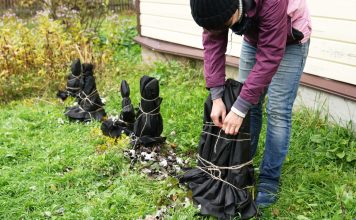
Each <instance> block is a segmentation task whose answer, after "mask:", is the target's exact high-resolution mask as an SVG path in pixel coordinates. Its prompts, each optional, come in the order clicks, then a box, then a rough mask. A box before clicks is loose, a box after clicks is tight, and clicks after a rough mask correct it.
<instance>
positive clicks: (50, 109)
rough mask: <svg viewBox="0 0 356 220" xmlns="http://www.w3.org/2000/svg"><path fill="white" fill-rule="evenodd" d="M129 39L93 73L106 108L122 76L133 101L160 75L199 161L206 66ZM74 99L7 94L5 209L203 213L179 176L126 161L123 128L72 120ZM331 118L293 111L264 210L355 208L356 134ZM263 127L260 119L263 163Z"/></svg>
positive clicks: (2, 110) (167, 109) (53, 214)
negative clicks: (148, 56)
mask: <svg viewBox="0 0 356 220" xmlns="http://www.w3.org/2000/svg"><path fill="white" fill-rule="evenodd" d="M130 19H132V20H134V17H131V18H130ZM129 37H132V36H129ZM129 40H130V42H132V39H129ZM131 46H132V45H131ZM133 48H134V49H127V48H124V49H122V50H121V49H120V51H118V53H117V54H115V57H116V59H115V62H114V63H111V64H110V65H107V67H106V68H105V69H102V71H101V72H99V73H97V75H96V79H97V84H98V91H99V93H100V95H101V96H102V97H104V98H105V99H106V105H105V110H106V112H107V113H108V114H109V115H116V114H118V113H119V112H120V109H121V106H120V104H119V103H120V102H121V98H120V97H119V93H118V90H119V85H120V82H121V80H123V79H125V80H127V81H128V83H129V84H130V87H131V94H132V96H131V98H132V100H133V103H134V105H135V106H137V105H138V102H139V98H140V95H139V92H138V91H139V79H140V77H141V76H143V75H144V74H146V75H150V76H154V77H156V78H158V79H159V80H160V89H161V97H162V98H163V103H162V106H161V113H162V116H163V120H164V134H163V135H164V136H165V137H167V142H168V143H170V145H173V146H176V152H177V153H178V154H179V155H180V156H181V157H183V158H184V159H188V158H190V159H191V160H192V161H195V156H194V155H195V153H196V152H197V149H196V146H197V145H198V141H199V135H200V131H201V127H202V115H203V103H204V100H205V98H206V97H207V94H208V92H207V90H206V89H205V87H204V86H205V85H204V79H203V76H202V70H201V68H200V67H199V66H196V65H195V64H194V63H193V62H192V63H184V64H182V63H178V62H174V61H172V62H158V63H156V64H155V65H151V66H147V65H146V64H143V63H142V62H141V60H140V59H139V58H138V57H139V56H140V54H139V53H140V50H139V49H137V48H138V46H137V45H133ZM72 102H73V100H67V101H66V102H65V103H61V102H60V101H59V100H57V99H56V98H55V93H54V92H53V91H51V90H49V91H47V92H45V93H42V94H40V95H38V94H36V95H33V96H27V97H26V98H23V99H18V100H15V101H10V102H6V103H3V104H1V107H0V219H45V218H52V219H140V218H142V219H144V218H145V217H146V216H147V215H155V213H156V212H157V210H159V209H160V208H164V207H166V209H167V211H166V212H165V214H164V216H165V219H203V217H200V216H199V215H198V213H199V211H198V209H197V208H196V206H194V205H193V204H192V201H191V198H190V194H189V192H188V191H187V189H186V188H184V187H183V186H180V185H179V184H178V182H177V180H176V179H175V178H174V177H169V178H167V179H165V180H155V179H152V178H148V177H147V175H146V174H143V173H142V172H140V171H139V170H137V169H136V170H135V169H130V168H129V161H128V159H126V158H125V157H124V154H123V151H124V150H125V149H128V147H129V145H128V138H127V137H123V138H121V139H119V140H116V141H115V140H113V139H110V138H107V137H105V136H103V135H102V134H101V131H100V122H92V123H88V124H82V123H72V122H69V121H68V119H67V118H65V116H64V115H63V112H64V108H65V106H68V105H71V104H72ZM327 121H328V120H327V118H325V117H321V114H320V113H319V112H313V111H309V110H307V109H300V110H298V111H295V112H294V115H293V133H292V138H291V147H290V151H289V154H288V158H287V160H286V162H285V164H284V167H283V174H282V191H281V193H280V194H279V200H278V202H277V203H276V204H275V205H273V206H272V207H270V208H268V209H265V210H263V212H262V216H261V219H353V218H355V217H356V202H355V195H356V172H355V171H356V170H355V161H356V158H355V155H356V149H355V148H356V139H355V136H354V134H353V133H352V132H351V130H350V129H346V128H342V127H340V126H337V125H332V124H329V123H328V122H327ZM264 125H266V113H265V112H264ZM265 132H266V126H263V130H262V134H261V135H262V136H261V139H260V140H261V141H260V143H259V150H258V154H257V156H256V158H255V160H254V165H255V167H257V168H258V165H259V161H260V159H261V156H262V153H263V146H264V135H265ZM257 173H258V169H257Z"/></svg>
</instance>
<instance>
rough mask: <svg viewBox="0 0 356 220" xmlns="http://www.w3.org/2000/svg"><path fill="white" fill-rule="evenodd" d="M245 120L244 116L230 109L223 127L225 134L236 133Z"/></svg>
mask: <svg viewBox="0 0 356 220" xmlns="http://www.w3.org/2000/svg"><path fill="white" fill-rule="evenodd" d="M243 120H244V118H242V117H240V116H238V115H237V114H235V113H234V112H232V111H230V112H229V114H227V116H226V117H225V120H224V123H223V126H222V129H223V130H224V131H225V134H231V135H236V134H237V133H238V132H239V130H240V127H241V124H242V121H243Z"/></svg>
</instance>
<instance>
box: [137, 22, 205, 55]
mask: <svg viewBox="0 0 356 220" xmlns="http://www.w3.org/2000/svg"><path fill="white" fill-rule="evenodd" d="M141 33H142V36H145V37H150V38H154V39H158V40H163V41H168V42H172V43H176V44H182V45H185V46H189V47H195V48H199V49H203V45H202V41H201V37H199V36H196V35H191V34H184V33H178V32H172V31H168V30H162V29H157V28H151V27H144V26H143V27H141Z"/></svg>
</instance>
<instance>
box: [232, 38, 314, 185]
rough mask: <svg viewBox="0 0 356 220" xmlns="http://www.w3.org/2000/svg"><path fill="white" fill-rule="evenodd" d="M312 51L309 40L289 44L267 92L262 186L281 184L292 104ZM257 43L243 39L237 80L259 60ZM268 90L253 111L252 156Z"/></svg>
mask: <svg viewBox="0 0 356 220" xmlns="http://www.w3.org/2000/svg"><path fill="white" fill-rule="evenodd" d="M308 51H309V41H308V42H306V43H303V44H293V45H288V46H287V47H286V51H285V55H284V57H283V60H282V62H281V64H280V65H279V68H278V70H277V72H276V74H275V75H274V76H273V78H272V82H271V84H270V85H269V87H268V89H267V91H266V93H267V96H268V103H267V123H268V124H267V134H266V145H265V150H264V154H263V159H262V162H261V165H260V176H259V182H260V185H259V186H260V187H263V185H265V184H268V185H272V186H274V187H276V188H277V187H278V184H279V179H280V175H281V169H282V164H283V162H284V160H285V158H286V155H287V152H288V148H289V142H290V135H291V127H292V108H293V103H294V100H295V97H296V95H297V90H298V86H299V81H300V77H301V75H302V73H303V69H304V66H305V61H306V58H307V55H308ZM255 57H256V47H254V46H252V45H250V44H249V43H247V42H245V41H244V42H243V43H242V49H241V56H240V66H239V75H238V78H237V80H238V81H240V82H242V83H243V82H244V81H245V80H246V79H247V77H248V75H249V73H250V71H251V69H252V68H253V66H254V65H255V63H256V58H255ZM264 97H265V94H263V95H262V96H261V97H260V101H259V103H258V104H257V105H254V106H253V107H252V108H251V109H250V113H251V125H250V128H251V148H252V149H251V158H252V157H253V156H254V155H255V153H256V149H257V144H258V140H259V136H260V132H261V127H262V105H263V100H264Z"/></svg>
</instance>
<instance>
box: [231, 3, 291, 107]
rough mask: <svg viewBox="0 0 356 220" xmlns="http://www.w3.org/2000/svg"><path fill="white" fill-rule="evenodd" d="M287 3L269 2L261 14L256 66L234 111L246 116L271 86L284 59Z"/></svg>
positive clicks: (262, 8) (264, 5)
mask: <svg viewBox="0 0 356 220" xmlns="http://www.w3.org/2000/svg"><path fill="white" fill-rule="evenodd" d="M287 6H288V1H287V0H266V1H264V2H263V5H262V7H261V10H260V12H259V16H258V19H259V24H258V28H259V31H258V41H257V51H256V63H255V65H254V67H253V68H252V70H251V72H250V74H249V76H248V77H247V80H246V81H245V82H244V86H243V87H242V90H241V93H240V96H239V97H238V98H237V100H236V102H235V103H234V107H235V108H236V109H237V110H239V111H240V112H242V113H245V114H246V113H247V111H248V109H249V108H250V107H251V105H252V104H257V103H258V100H259V97H260V95H261V94H262V93H263V91H264V90H265V89H266V87H267V86H268V85H269V84H270V82H271V80H272V77H273V75H274V74H275V73H276V72H277V69H278V67H279V64H280V63H281V61H282V58H283V56H284V52H285V47H286V41H287V31H288V30H287V29H288V28H287V24H288V23H287Z"/></svg>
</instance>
